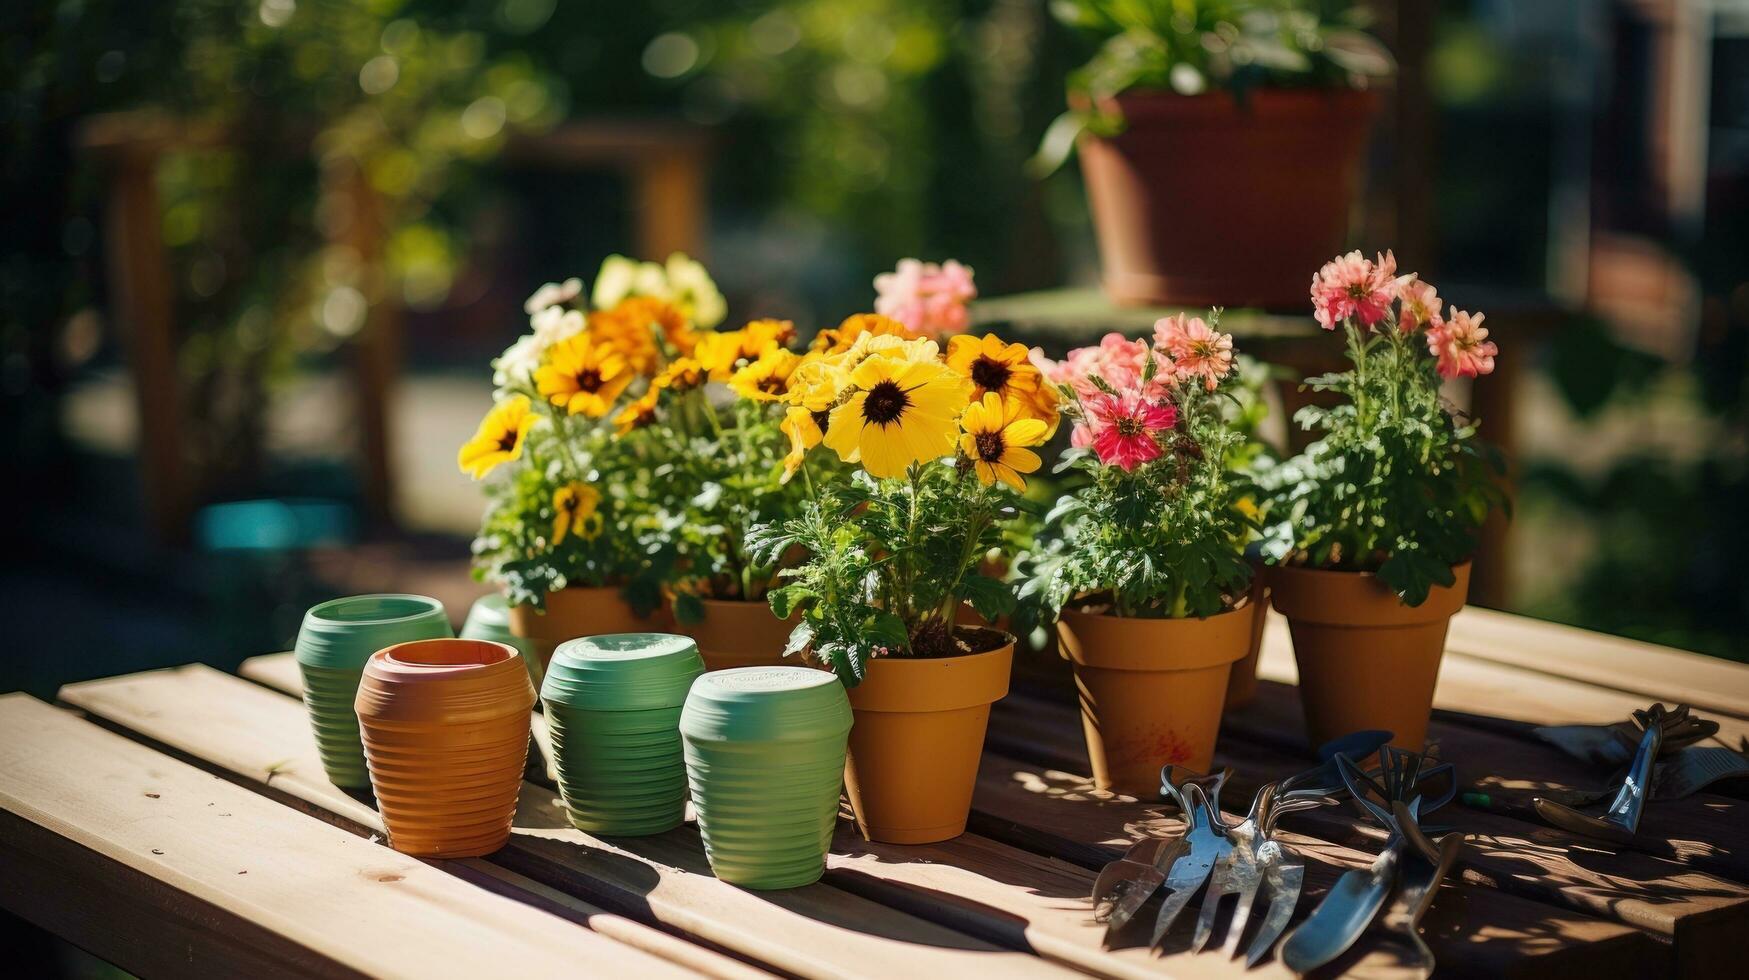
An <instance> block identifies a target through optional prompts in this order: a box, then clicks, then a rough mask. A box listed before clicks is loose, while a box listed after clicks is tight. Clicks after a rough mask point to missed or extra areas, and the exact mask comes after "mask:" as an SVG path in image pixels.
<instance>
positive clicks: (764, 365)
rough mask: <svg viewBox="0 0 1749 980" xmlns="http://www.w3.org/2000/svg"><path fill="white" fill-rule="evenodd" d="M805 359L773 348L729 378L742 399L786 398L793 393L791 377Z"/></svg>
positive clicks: (758, 400)
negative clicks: (790, 390)
mask: <svg viewBox="0 0 1749 980" xmlns="http://www.w3.org/2000/svg"><path fill="white" fill-rule="evenodd" d="M801 360H802V359H801V358H800V357H797V356H796V355H795V354H792V353H790V352H789V351H787V350H784V349H783V348H782V347H772V348H771V349H769V350H767V351H766V352H765V353H764V354H761V355H760V356H759V360H757V361H754V362H753V363H752V364H749V365H747V366H746V367H744V368H742V369H741V370H739V371H736V372H735V376H734V377H732V378H730V379H729V387H731V388H733V389H735V391H736V393H738V394H739V395H740V396H741V397H742V398H748V399H751V400H753V401H756V402H775V401H783V400H784V398H785V397H786V396H787V395H788V394H789V382H790V376H791V375H793V374H794V373H795V370H796V366H797V365H798V364H800V363H801Z"/></svg>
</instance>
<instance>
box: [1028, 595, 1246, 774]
mask: <svg viewBox="0 0 1749 980" xmlns="http://www.w3.org/2000/svg"><path fill="white" fill-rule="evenodd" d="M1255 620H1256V615H1255V614H1254V613H1253V612H1252V611H1251V610H1250V609H1249V608H1245V607H1241V608H1239V609H1234V610H1232V611H1230V612H1224V613H1219V614H1217V615H1214V616H1210V617H1208V618H1207V619H1144V618H1140V617H1131V616H1109V615H1104V614H1101V613H1092V612H1084V611H1081V610H1077V609H1065V610H1063V615H1062V618H1061V619H1060V620H1059V621H1058V622H1057V636H1058V639H1059V641H1060V647H1061V649H1062V651H1063V656H1064V657H1067V658H1068V659H1069V661H1070V662H1071V663H1072V664H1074V666H1075V687H1076V689H1077V690H1078V691H1079V693H1080V695H1081V724H1082V727H1083V729H1084V730H1085V731H1086V734H1087V754H1088V755H1089V756H1090V757H1091V759H1092V762H1093V781H1094V783H1095V785H1097V786H1098V787H1099V788H1100V789H1110V790H1116V791H1118V792H1120V793H1128V794H1130V795H1133V796H1139V797H1142V798H1144V799H1151V798H1153V797H1156V796H1158V795H1159V793H1160V767H1161V766H1165V765H1168V764H1170V765H1178V766H1187V767H1189V768H1191V769H1194V770H1196V771H1198V772H1207V771H1208V770H1209V764H1210V762H1211V761H1212V760H1213V758H1214V754H1215V738H1216V736H1217V735H1218V734H1219V733H1220V727H1221V709H1222V706H1223V705H1224V704H1225V703H1226V698H1227V675H1228V674H1229V673H1230V672H1231V669H1232V665H1233V663H1234V662H1235V661H1237V660H1239V659H1240V658H1241V657H1243V656H1244V655H1245V650H1246V647H1247V645H1248V644H1249V643H1250V641H1251V628H1252V623H1253V622H1254V621H1255Z"/></svg>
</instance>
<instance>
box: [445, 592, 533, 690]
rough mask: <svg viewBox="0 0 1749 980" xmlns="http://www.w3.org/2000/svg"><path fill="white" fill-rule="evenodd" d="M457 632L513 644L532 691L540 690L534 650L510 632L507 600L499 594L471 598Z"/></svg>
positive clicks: (465, 635) (462, 634) (463, 635)
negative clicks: (532, 684) (459, 630)
mask: <svg viewBox="0 0 1749 980" xmlns="http://www.w3.org/2000/svg"><path fill="white" fill-rule="evenodd" d="M458 635H459V636H460V637H461V638H462V639H464V640H491V641H492V642H493V643H508V644H510V645H511V646H513V647H515V648H516V652H517V653H520V654H522V663H523V665H524V666H526V667H527V668H528V679H529V680H530V681H532V682H534V689H535V690H537V691H538V690H540V685H541V663H540V656H539V655H538V654H536V653H535V650H534V644H532V643H530V642H528V641H527V640H525V639H523V638H522V637H520V636H517V635H515V634H514V633H511V632H510V603H508V602H506V601H505V599H504V594H503V593H501V592H494V593H492V594H491V595H483V596H481V597H479V598H478V599H475V600H474V605H473V607H472V608H470V609H469V610H468V618H467V620H466V621H464V622H463V623H462V631H461V633H459V634H458Z"/></svg>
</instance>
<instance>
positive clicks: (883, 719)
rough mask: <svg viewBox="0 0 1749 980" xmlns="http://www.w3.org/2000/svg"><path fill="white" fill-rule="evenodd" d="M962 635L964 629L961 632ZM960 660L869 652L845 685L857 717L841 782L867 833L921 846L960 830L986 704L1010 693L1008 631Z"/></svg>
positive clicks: (1011, 640)
mask: <svg viewBox="0 0 1749 980" xmlns="http://www.w3.org/2000/svg"><path fill="white" fill-rule="evenodd" d="M961 635H964V633H963V632H962V634H961ZM973 635H985V636H989V635H997V636H1000V637H1001V645H1000V646H998V647H996V648H995V649H992V650H987V651H984V652H982V653H971V654H966V655H964V656H959V657H935V658H910V657H875V658H873V659H872V660H870V661H869V662H868V672H867V673H866V674H865V675H864V677H863V680H862V683H861V684H858V685H857V686H856V687H853V688H851V689H850V707H851V710H852V711H853V712H854V713H855V715H856V724H855V725H854V726H852V727H851V729H850V758H849V761H848V764H847V765H846V767H845V770H844V785H845V789H846V791H847V792H848V793H849V796H850V807H851V809H852V810H853V811H855V813H856V826H857V829H858V830H860V831H862V835H863V836H864V837H866V838H868V839H869V840H876V841H884V842H886V843H889V844H929V843H934V842H936V841H944V840H948V839H950V838H954V837H958V836H959V835H960V834H963V833H965V829H966V817H967V815H968V814H969V813H970V812H971V808H972V789H973V787H974V786H975V785H976V783H977V779H978V760H979V759H980V758H981V757H982V756H983V753H984V730H985V728H986V727H987V726H988V723H989V721H990V705H992V704H994V703H995V702H997V701H1000V700H1001V699H1002V698H1003V697H1004V696H1005V695H1007V693H1008V677H1009V672H1010V671H1011V670H1012V669H1013V666H1014V637H1012V636H1009V635H1008V634H1006V633H1001V634H996V633H995V631H993V630H990V631H981V633H975V634H973Z"/></svg>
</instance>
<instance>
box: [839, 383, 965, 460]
mask: <svg viewBox="0 0 1749 980" xmlns="http://www.w3.org/2000/svg"><path fill="white" fill-rule="evenodd" d="M850 383H851V385H852V388H853V393H852V394H851V396H850V397H849V399H847V400H846V401H845V402H844V404H842V405H839V406H838V407H836V408H834V409H832V416H831V423H830V424H829V425H828V426H827V428H826V438H825V443H826V445H828V446H830V447H831V448H832V449H834V450H836V451H837V453H838V456H839V458H841V459H843V460H844V461H845V462H855V461H858V460H860V461H861V463H862V468H863V469H865V470H867V471H868V472H869V475H871V476H874V477H878V478H881V479H887V478H890V477H897V476H901V475H903V474H904V472H905V469H906V468H907V467H909V466H910V465H911V464H912V463H919V462H923V461H925V460H931V459H938V458H940V457H942V456H946V455H948V454H949V453H951V452H953V446H954V434H955V432H956V431H957V424H956V423H957V420H958V418H959V415H960V412H962V411H963V410H964V409H965V405H966V395H967V385H966V382H965V379H964V378H962V377H960V376H959V375H957V374H955V373H954V372H953V371H950V370H948V369H947V367H946V366H945V365H943V364H941V363H939V362H936V361H912V360H905V359H901V358H897V357H870V358H868V359H867V360H865V361H863V362H862V363H861V364H859V365H857V366H856V369H855V370H854V371H852V372H851V373H850Z"/></svg>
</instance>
